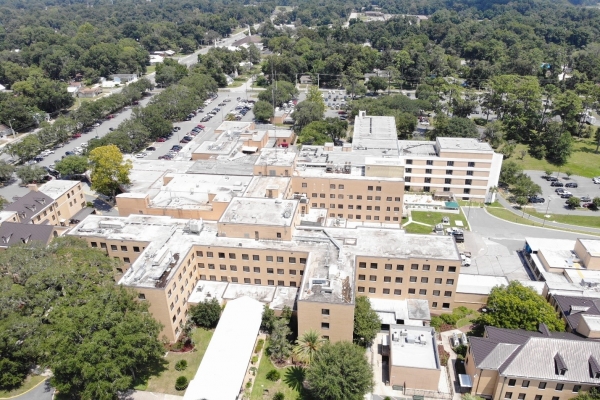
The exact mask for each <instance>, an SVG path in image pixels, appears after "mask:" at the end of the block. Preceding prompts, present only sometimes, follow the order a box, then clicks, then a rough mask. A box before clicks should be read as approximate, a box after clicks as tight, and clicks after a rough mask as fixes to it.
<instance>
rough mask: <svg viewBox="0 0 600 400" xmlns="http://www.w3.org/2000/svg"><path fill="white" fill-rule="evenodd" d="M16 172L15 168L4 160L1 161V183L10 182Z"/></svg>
mask: <svg viewBox="0 0 600 400" xmlns="http://www.w3.org/2000/svg"><path fill="white" fill-rule="evenodd" d="M14 172H15V167H14V166H12V165H10V164H9V163H7V162H6V161H4V160H0V181H4V182H6V181H9V180H10V179H11V178H12V175H13V173H14Z"/></svg>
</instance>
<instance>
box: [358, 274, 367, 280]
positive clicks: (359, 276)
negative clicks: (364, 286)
mask: <svg viewBox="0 0 600 400" xmlns="http://www.w3.org/2000/svg"><path fill="white" fill-rule="evenodd" d="M365 277H366V275H358V280H359V281H364V280H365Z"/></svg>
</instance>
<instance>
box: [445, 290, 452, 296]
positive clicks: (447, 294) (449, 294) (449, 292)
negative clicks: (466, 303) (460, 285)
mask: <svg viewBox="0 0 600 400" xmlns="http://www.w3.org/2000/svg"><path fill="white" fill-rule="evenodd" d="M444 297H452V292H451V291H450V290H446V291H445V292H444Z"/></svg>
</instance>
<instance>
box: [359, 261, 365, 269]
mask: <svg viewBox="0 0 600 400" xmlns="http://www.w3.org/2000/svg"><path fill="white" fill-rule="evenodd" d="M358 268H367V263H366V262H359V263H358Z"/></svg>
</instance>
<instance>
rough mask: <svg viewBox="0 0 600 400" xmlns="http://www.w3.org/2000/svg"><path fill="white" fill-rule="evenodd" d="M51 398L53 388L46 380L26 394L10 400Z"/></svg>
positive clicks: (48, 399)
mask: <svg viewBox="0 0 600 400" xmlns="http://www.w3.org/2000/svg"><path fill="white" fill-rule="evenodd" d="M52 396H54V388H53V387H51V386H50V385H49V384H48V381H47V380H46V381H45V383H41V384H39V385H37V386H36V387H35V388H33V389H31V390H30V391H29V392H27V393H24V394H22V395H20V396H17V397H13V398H12V400H52Z"/></svg>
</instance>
